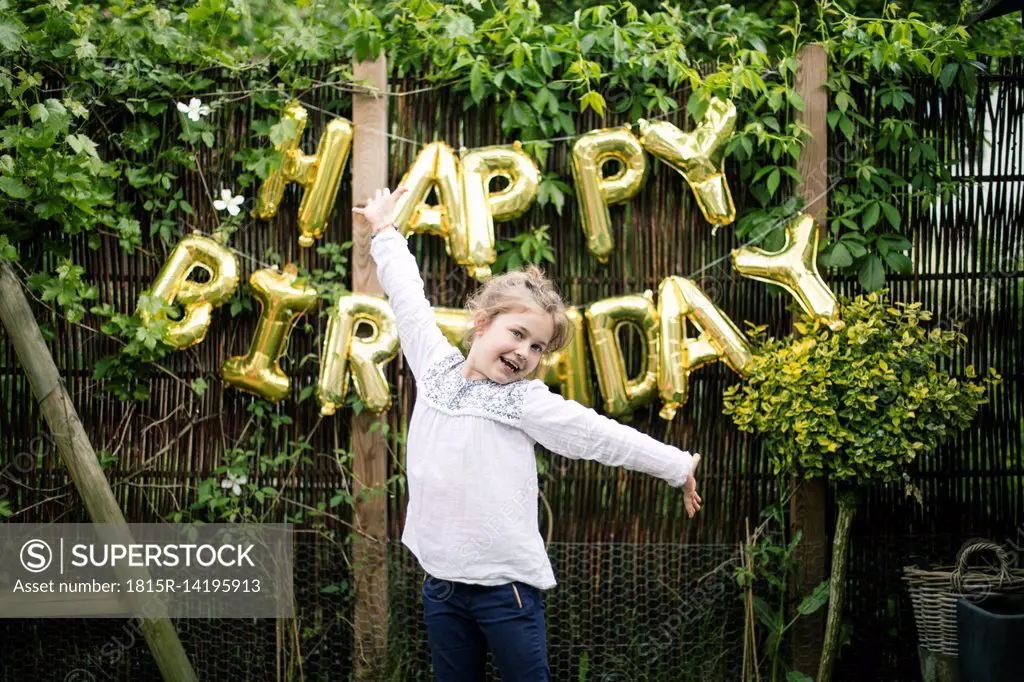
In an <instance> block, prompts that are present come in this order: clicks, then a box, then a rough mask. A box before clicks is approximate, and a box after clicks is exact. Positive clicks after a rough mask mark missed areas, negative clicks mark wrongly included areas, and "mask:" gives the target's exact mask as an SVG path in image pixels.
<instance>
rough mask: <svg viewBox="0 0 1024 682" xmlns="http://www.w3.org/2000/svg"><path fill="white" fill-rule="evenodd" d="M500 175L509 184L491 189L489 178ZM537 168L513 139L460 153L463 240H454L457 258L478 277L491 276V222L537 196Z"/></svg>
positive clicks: (516, 212)
mask: <svg viewBox="0 0 1024 682" xmlns="http://www.w3.org/2000/svg"><path fill="white" fill-rule="evenodd" d="M495 177H502V178H505V179H506V180H507V181H508V185H507V186H505V187H504V188H502V189H501V190H498V191H496V192H492V191H491V190H490V186H491V180H492V179H493V178H495ZM539 186H540V170H538V168H537V165H536V164H535V163H534V162H533V159H531V158H530V157H529V155H527V154H526V152H524V151H523V149H522V145H520V144H519V143H518V142H516V143H515V144H514V145H513V146H511V147H485V148H483V149H475V150H473V151H471V152H468V153H466V154H465V155H464V156H463V157H462V190H463V191H462V199H463V206H464V208H465V211H466V217H465V225H466V235H465V238H466V243H464V244H463V243H461V242H455V243H454V244H453V246H452V250H453V251H454V253H455V257H456V260H458V259H459V258H460V257H461V258H463V259H464V261H465V262H464V263H463V264H465V265H468V266H469V270H470V274H472V276H473V277H474V278H476V279H478V280H484V279H487V278H488V277H489V276H490V272H491V264H492V263H493V262H494V259H495V257H496V254H495V251H494V223H495V222H502V221H506V220H515V219H516V218H518V217H519V216H521V215H523V214H524V213H526V210H527V209H528V208H530V204H532V203H533V200H534V199H535V198H536V197H537V188H538V187H539ZM459 262H460V263H462V261H459Z"/></svg>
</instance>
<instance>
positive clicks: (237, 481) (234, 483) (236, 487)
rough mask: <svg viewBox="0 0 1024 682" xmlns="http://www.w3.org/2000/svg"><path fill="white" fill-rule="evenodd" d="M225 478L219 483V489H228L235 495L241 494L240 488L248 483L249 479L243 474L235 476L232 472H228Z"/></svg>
mask: <svg viewBox="0 0 1024 682" xmlns="http://www.w3.org/2000/svg"><path fill="white" fill-rule="evenodd" d="M227 476H228V477H227V478H225V479H224V480H223V481H221V482H220V487H221V488H224V489H225V490H228V489H230V490H231V492H233V493H234V494H235V495H241V494H242V486H243V485H245V484H246V483H247V482H248V481H249V477H248V476H246V475H245V474H241V475H239V476H235V475H234V474H233V473H232V472H230V471H229V472H228V474H227Z"/></svg>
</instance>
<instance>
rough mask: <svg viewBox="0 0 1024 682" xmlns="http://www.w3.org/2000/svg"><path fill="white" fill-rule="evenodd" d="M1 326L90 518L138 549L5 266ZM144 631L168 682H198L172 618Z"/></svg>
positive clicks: (0, 272) (0, 283)
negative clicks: (104, 525)
mask: <svg viewBox="0 0 1024 682" xmlns="http://www.w3.org/2000/svg"><path fill="white" fill-rule="evenodd" d="M0 323H2V324H3V326H4V328H6V330H7V334H8V336H9V337H10V339H11V343H12V344H13V346H14V351H15V353H16V354H17V356H18V362H20V363H21V367H22V369H24V371H25V374H26V375H28V380H29V383H30V384H31V385H32V392H33V393H35V396H36V400H38V401H39V407H40V409H41V411H42V413H43V418H44V419H45V420H46V423H47V425H48V426H49V427H50V431H51V432H52V433H53V438H54V441H55V442H56V445H57V450H58V452H60V456H61V459H62V460H63V461H64V464H65V465H66V466H67V468H68V472H69V473H70V474H71V479H72V480H73V481H74V484H75V487H76V489H77V490H78V493H79V494H80V495H81V496H82V501H83V502H84V503H85V508H86V510H87V511H88V512H89V518H90V519H92V522H93V523H96V524H114V525H111V526H107V527H105V530H107V531H109V534H107V535H105V536H104V540H105V541H109V542H119V543H124V544H134V543H133V541H132V536H131V533H130V532H129V530H128V526H127V524H126V523H125V519H124V515H123V514H122V513H121V508H120V507H119V506H118V504H117V500H116V499H115V498H114V493H113V491H111V489H110V483H109V482H108V481H107V478H106V476H105V475H104V474H103V469H102V468H101V467H100V463H99V460H98V459H97V458H96V452H95V451H94V450H93V448H92V444H91V443H90V442H89V437H88V436H87V435H86V433H85V429H84V428H83V427H82V422H81V421H80V420H79V418H78V412H77V411H76V410H75V406H74V404H73V403H72V402H71V397H70V396H69V395H68V392H67V390H66V389H65V388H64V384H63V383H61V380H60V374H59V373H58V371H57V365H56V363H54V361H53V356H52V355H51V354H50V350H49V349H48V348H47V347H46V342H45V341H44V340H43V334H42V332H41V331H40V330H39V324H38V323H37V322H36V318H35V317H34V316H33V315H32V309H31V308H30V307H29V304H28V300H27V299H26V298H25V292H24V291H23V290H22V287H21V282H20V281H19V280H18V278H17V276H16V275H15V274H14V271H13V270H12V269H11V266H10V265H9V264H7V263H0ZM122 570H125V569H118V578H121V579H127V578H136V577H140V576H139V575H138V574H137V570H138V569H134V570H132V571H131V572H130V573H129V574H127V575H125V576H122V574H121V571H122ZM128 599H129V600H132V602H133V603H135V602H134V600H139V602H140V603H141V602H145V603H147V605H149V606H148V608H147V611H148V610H149V609H151V608H152V606H151V605H152V602H151V601H150V600H149V598H148V597H147V596H146V595H143V594H135V595H134V596H128ZM140 627H141V629H142V634H143V635H144V636H145V638H146V643H147V644H148V645H149V650H150V652H152V654H153V658H154V659H155V660H156V664H157V666H158V667H159V668H160V674H161V675H162V676H163V679H164V680H166V682H198V678H197V677H196V674H195V672H194V671H193V670H192V664H191V663H190V662H189V660H188V656H187V655H186V654H185V649H184V648H183V647H182V646H181V641H180V640H179V639H178V633H177V632H176V631H175V629H174V625H173V624H172V623H171V621H170V620H169V619H168V618H166V617H161V618H141V619H140Z"/></svg>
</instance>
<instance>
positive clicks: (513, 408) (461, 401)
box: [420, 350, 530, 426]
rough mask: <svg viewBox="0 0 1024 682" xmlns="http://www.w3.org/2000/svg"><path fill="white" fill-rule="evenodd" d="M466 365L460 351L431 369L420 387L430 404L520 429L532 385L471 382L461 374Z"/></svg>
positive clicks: (525, 382)
mask: <svg viewBox="0 0 1024 682" xmlns="http://www.w3.org/2000/svg"><path fill="white" fill-rule="evenodd" d="M465 362H466V359H465V358H464V357H463V356H462V353H461V352H459V351H457V350H456V351H453V352H451V353H449V354H448V355H446V356H444V357H443V358H441V359H439V360H437V361H436V362H435V363H434V364H433V365H431V366H430V368H429V369H428V370H427V372H426V374H425V375H424V377H423V381H422V382H421V386H420V388H421V390H423V394H424V396H425V397H426V399H427V400H428V401H429V402H430V404H431V405H432V406H433V407H435V408H437V409H438V410H441V411H442V412H445V413H447V414H453V415H463V414H466V415H476V416H479V417H486V418H487V419H493V420H494V421H498V422H501V423H502V424H508V425H509V426H518V425H519V423H520V421H521V420H522V416H523V402H524V401H525V399H526V389H527V388H528V387H529V383H530V382H529V381H526V380H519V381H513V382H511V383H508V384H499V383H496V382H494V381H491V380H490V379H478V380H474V379H467V378H466V377H464V376H462V372H461V368H462V365H463V364H464V363H465Z"/></svg>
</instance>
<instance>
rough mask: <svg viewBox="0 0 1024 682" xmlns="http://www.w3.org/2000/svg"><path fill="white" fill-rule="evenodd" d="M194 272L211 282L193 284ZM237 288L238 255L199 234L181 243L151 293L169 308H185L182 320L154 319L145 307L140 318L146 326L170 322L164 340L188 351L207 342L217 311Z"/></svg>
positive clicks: (161, 315) (150, 294) (162, 270)
mask: <svg viewBox="0 0 1024 682" xmlns="http://www.w3.org/2000/svg"><path fill="white" fill-rule="evenodd" d="M194 270H202V271H203V272H205V273H206V275H207V276H208V277H209V280H208V281H206V282H194V281H191V280H189V275H191V274H192V272H193V271H194ZM236 288H238V263H237V261H236V260H235V256H234V254H233V253H231V252H230V251H229V250H228V249H227V248H225V246H224V245H223V244H221V243H220V242H218V241H216V240H214V239H210V238H209V237H204V236H202V235H200V234H199V233H198V232H196V233H194V234H192V235H190V236H188V237H185V238H184V239H182V240H181V241H180V242H178V243H177V245H176V246H175V247H174V250H173V251H171V255H170V257H169V258H168V259H167V262H166V263H164V266H163V267H162V268H160V272H159V273H157V276H156V280H155V281H154V282H153V286H152V287H151V288H150V289H149V291H148V292H147V294H148V295H149V296H150V297H152V298H156V299H159V300H161V301H163V302H164V303H166V304H167V305H170V304H172V303H180V304H181V305H183V306H184V308H185V310H184V315H182V318H181V320H178V321H174V320H171V319H169V318H168V317H167V316H166V313H158V314H156V315H153V314H152V313H150V312H149V311H147V310H146V309H145V307H140V308H139V317H140V318H141V319H142V322H143V324H145V325H149V324H150V323H151V322H152V321H154V320H167V322H168V325H167V333H166V335H165V336H164V340H165V341H166V342H167V343H168V344H170V345H172V346H174V347H176V348H188V347H189V346H191V345H193V344H196V343H199V342H200V341H202V340H203V338H204V337H205V336H206V330H207V329H209V328H210V315H211V313H212V311H213V309H214V308H215V307H216V306H219V305H221V304H222V303H225V302H226V301H227V300H228V299H230V298H231V296H232V295H233V294H234V293H235V289H236Z"/></svg>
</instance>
